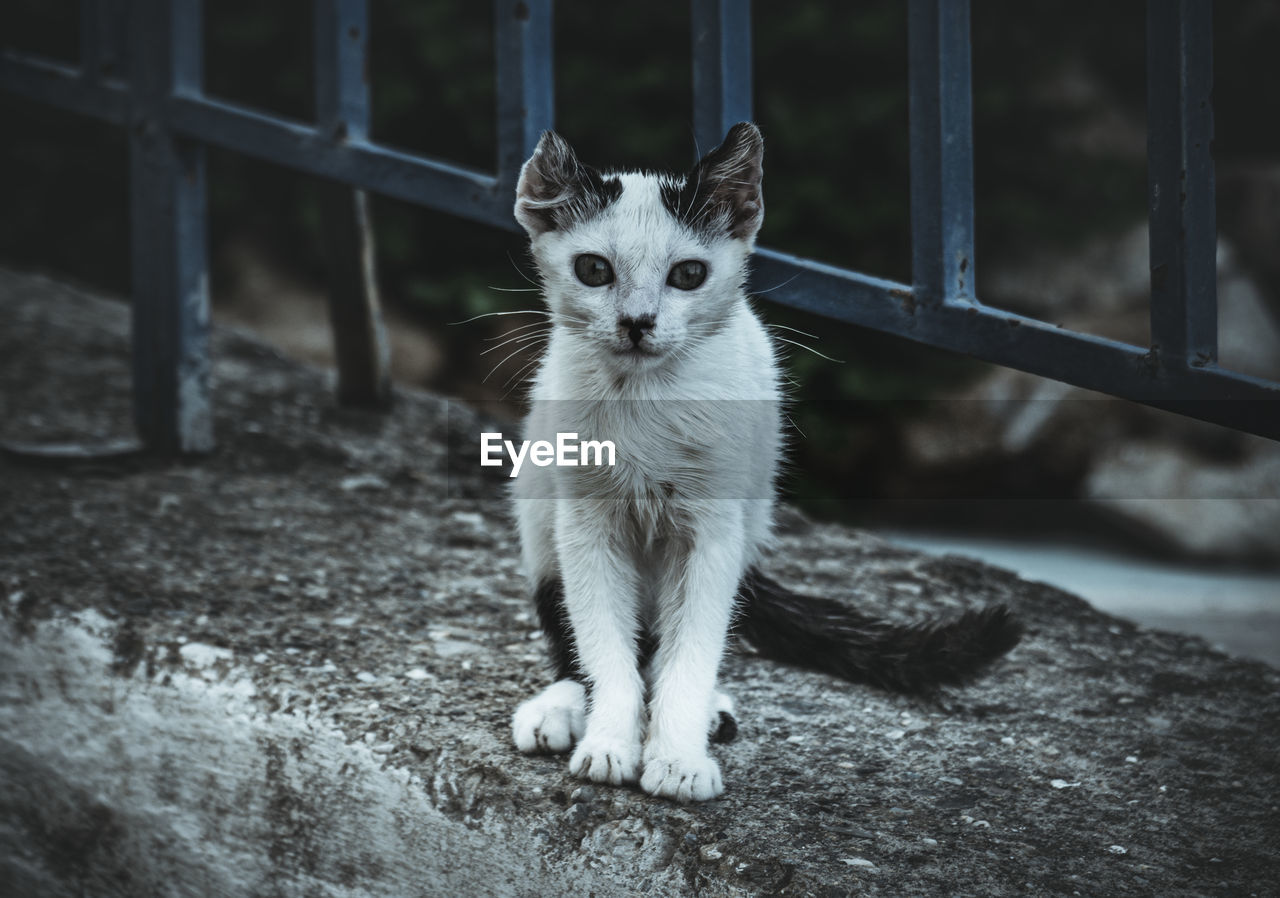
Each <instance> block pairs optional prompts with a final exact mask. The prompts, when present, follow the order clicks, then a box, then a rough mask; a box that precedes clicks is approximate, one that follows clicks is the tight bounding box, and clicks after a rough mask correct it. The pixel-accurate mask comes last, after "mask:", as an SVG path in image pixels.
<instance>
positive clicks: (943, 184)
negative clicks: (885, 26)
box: [907, 0, 974, 304]
mask: <svg viewBox="0 0 1280 898" xmlns="http://www.w3.org/2000/svg"><path fill="white" fill-rule="evenodd" d="M907 15H908V22H907V25H908V51H909V65H910V76H909V77H910V101H911V105H910V129H911V260H912V261H911V271H912V283H913V289H914V292H915V294H916V299H917V301H918V302H924V303H937V302H952V303H959V304H968V303H971V302H973V297H974V289H973V263H974V259H973V97H972V85H971V71H970V62H969V0H910V2H909V4H908V8H907Z"/></svg>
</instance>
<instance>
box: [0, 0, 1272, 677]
mask: <svg viewBox="0 0 1280 898" xmlns="http://www.w3.org/2000/svg"><path fill="white" fill-rule="evenodd" d="M310 5H311V4H310V3H309V2H308V0H276V2H273V3H269V4H267V3H261V2H249V0H218V2H210V3H206V4H205V8H206V10H205V15H206V19H207V22H206V30H205V33H206V36H207V46H206V86H207V90H208V92H209V93H211V94H213V95H216V96H219V97H223V98H226V99H230V100H234V101H236V102H239V103H244V104H248V105H251V106H255V107H260V108H263V109H266V110H270V111H272V112H275V113H280V114H284V115H287V116H291V117H295V118H298V119H304V120H305V119H309V118H310V117H311V115H312V112H313V109H312V96H311V95H312V85H311V74H310V73H311V33H312V28H311V13H310ZM973 7H974V11H973V29H972V34H973V61H974V122H975V145H976V173H975V175H976V199H977V220H976V224H977V263H976V276H977V291H978V295H979V296H980V297H981V298H982V300H983V301H984V302H986V303H987V304H989V305H994V306H999V307H1002V308H1006V309H1009V310H1012V311H1017V312H1021V313H1025V314H1028V315H1032V316H1035V317H1037V318H1042V319H1045V320H1048V321H1053V322H1056V323H1060V324H1062V325H1064V326H1067V327H1071V328H1074V329H1077V330H1082V331H1086V332H1091V333H1096V334H1100V335H1104V336H1108V337H1114V338H1118V339H1124V340H1127V341H1130V342H1133V343H1136V344H1139V345H1145V344H1147V342H1148V337H1149V335H1148V324H1147V290H1148V261H1147V244H1146V231H1145V228H1146V168H1145V152H1146V132H1145V115H1144V103H1145V56H1144V50H1145V25H1144V16H1145V9H1144V5H1143V4H1140V3H1115V2H1100V0H1075V2H1071V3H1067V2H1056V0H1046V2H1041V3H1037V4H1035V7H1034V12H1031V11H1030V10H1029V8H1028V6H1027V5H1026V4H1023V3H1018V2H1015V0H974V3H973ZM77 8H78V3H77V2H75V0H5V2H4V3H3V4H0V44H2V45H3V46H5V47H6V48H12V49H19V50H26V51H32V52H38V53H41V54H44V55H48V56H52V57H54V58H60V59H65V60H67V61H74V60H75V59H76V57H77V53H78V47H77V32H78V30H77V20H78V9H77ZM370 10H371V13H370V26H371V28H370V31H371V57H370V58H371V70H370V84H371V91H372V100H373V129H372V130H373V138H374V139H376V140H378V141H379V142H382V143H386V144H390V145H392V146H396V147H400V148H403V149H407V150H410V151H415V152H420V153H424V154H428V155H431V156H433V157H438V158H444V159H447V160H450V161H453V162H456V163H460V164H462V165H465V166H469V167H473V168H476V169H480V170H491V169H492V168H493V167H494V152H495V150H494V147H495V142H496V135H495V131H496V129H495V120H494V107H495V91H494V79H493V66H494V50H493V44H492V27H493V23H492V18H491V17H492V9H491V6H490V4H487V3H463V2H456V0H455V2H446V0H372V2H371V3H370ZM753 16H754V20H753V27H754V35H755V36H754V57H755V86H754V87H755V109H756V117H757V121H758V122H759V124H760V125H761V127H762V129H763V130H764V133H765V137H766V147H767V153H766V180H765V192H766V198H767V208H768V212H767V217H766V222H765V226H764V230H763V231H762V234H761V238H760V239H761V243H762V244H763V245H766V246H769V247H773V248H777V249H781V250H785V251H788V252H792V253H797V254H801V255H806V256H810V257H813V258H816V259H819V260H822V261H824V262H829V263H833V264H836V265H840V266H844V267H849V268H853V269H856V270H858V271H863V272H867V273H870V274H875V275H879V276H882V277H888V278H892V279H895V280H899V281H904V282H905V281H908V280H909V276H910V238H909V221H908V207H909V201H908V180H907V171H908V170H907V73H906V10H905V3H904V2H902V0H867V2H861V3H858V4H845V3H832V2H822V0H793V2H789V3H785V4H783V3H776V2H758V3H756V4H755V10H754V13H753ZM1215 29H1216V43H1215V104H1216V134H1217V137H1216V142H1215V156H1216V159H1217V165H1218V225H1219V233H1220V237H1221V240H1220V246H1219V296H1220V299H1219V305H1220V331H1221V341H1222V349H1221V357H1222V364H1223V365H1224V366H1226V367H1231V368H1235V369H1237V370H1242V371H1245V372H1247V373H1251V374H1257V375H1260V376H1264V377H1269V378H1273V379H1280V253H1277V251H1276V250H1277V248H1280V93H1278V92H1277V90H1276V85H1278V84H1280V57H1278V55H1277V54H1276V53H1275V48H1276V47H1277V46H1280V4H1276V3H1274V2H1273V0H1224V2H1219V3H1217V4H1216V7H1215ZM555 52H556V68H555V78H556V120H557V129H558V130H560V131H561V133H562V134H564V135H565V136H566V137H568V138H569V140H570V141H571V142H572V143H573V144H574V145H575V146H576V147H577V149H578V151H579V154H580V155H581V157H582V158H583V159H584V161H587V162H589V163H592V164H596V165H599V166H601V167H624V166H633V167H644V168H664V169H684V168H687V167H688V166H689V165H690V164H691V163H692V162H693V161H694V158H695V147H694V145H693V137H692V102H691V89H690V82H689V77H690V74H689V73H690V59H691V53H690V39H689V12H688V3H687V2H686V0H651V2H648V3H645V4H626V5H624V4H610V5H608V6H605V5H602V4H599V3H591V2H587V0H559V2H557V3H556V27H555ZM0 122H3V126H2V127H0V265H4V266H8V267H12V268H18V269H24V270H38V271H45V272H48V273H50V274H52V275H55V276H57V277H61V278H67V279H71V280H74V281H78V282H81V283H84V284H87V285H90V286H93V287H96V288H102V289H105V290H108V291H111V292H113V293H116V294H118V295H120V296H121V297H127V295H128V278H129V272H128V257H129V256H128V246H127V241H128V235H129V228H128V217H127V216H128V210H127V196H128V193H127V183H126V178H127V172H128V164H127V146H126V142H125V135H124V134H123V132H121V131H118V130H116V129H114V128H112V127H110V126H105V125H98V124H96V123H92V122H88V121H85V120H83V119H79V118H77V117H74V116H72V115H69V114H63V113H59V112H56V111H52V110H49V109H47V108H43V107H39V106H36V105H33V104H28V103H25V102H21V101H18V100H16V99H14V98H12V97H9V96H7V95H4V94H0ZM701 149H702V150H703V151H705V150H707V149H708V148H707V147H702V148H701ZM209 203H210V213H211V222H210V259H211V263H212V270H213V278H212V283H211V288H212V295H213V302H214V312H215V319H216V320H217V321H219V322H222V323H226V324H233V325H238V326H243V327H248V328H252V329H253V330H255V331H257V332H259V333H260V334H261V335H263V336H264V337H265V338H267V339H269V340H270V341H272V342H274V343H275V344H277V345H278V346H280V347H281V349H282V350H283V351H284V352H285V353H286V354H288V355H290V356H293V357H295V358H298V359H300V360H303V361H306V362H310V363H315V364H321V365H326V364H331V363H332V352H331V346H330V335H329V325H328V318H327V313H326V311H325V299H324V297H325V276H326V272H325V261H326V260H325V257H324V253H323V246H324V241H323V239H322V233H321V227H320V208H321V205H320V200H319V197H318V191H317V184H316V182H314V181H313V180H311V179H309V178H308V177H306V176H302V175H298V174H294V173H291V172H289V171H286V170H283V169H279V168H275V167H272V166H269V165H266V164H263V163H258V162H255V161H253V160H250V159H247V158H245V157H241V156H237V155H235V154H231V153H224V152H220V151H216V150H211V151H210V153H209ZM373 220H374V226H375V231H376V246H377V261H378V274H379V278H380V283H381V289H382V296H383V300H384V303H385V304H386V307H387V308H386V312H387V318H388V326H389V328H390V332H391V339H392V356H393V371H394V375H395V377H396V379H397V381H398V382H399V383H400V384H402V385H405V386H412V387H415V388H422V389H428V390H433V391H436V392H439V393H443V394H445V395H449V396H453V397H459V398H462V399H465V400H471V401H484V402H486V403H487V404H489V406H490V408H492V403H494V402H495V401H496V402H498V403H499V408H500V409H501V410H502V411H501V412H500V413H502V414H507V415H510V416H513V417H514V416H515V415H517V414H518V413H519V409H520V401H521V389H520V387H521V375H520V372H521V371H522V370H527V366H528V363H529V362H530V361H532V354H533V353H536V351H537V348H536V346H530V348H529V349H527V350H522V351H520V352H516V353H515V354H514V355H512V356H510V357H508V358H507V359H505V360H503V361H502V362H501V364H499V365H497V366H496V369H495V364H494V363H496V362H499V361H500V360H502V356H503V355H505V350H504V351H503V352H498V353H489V354H483V355H482V352H483V350H485V349H488V348H489V347H491V346H493V345H494V342H495V341H493V339H492V338H494V337H499V336H501V335H502V334H503V333H505V332H506V331H508V330H509V329H510V328H511V325H508V324H503V323H502V322H503V321H504V320H505V319H503V318H502V317H492V318H482V319H480V320H478V321H472V322H470V323H468V324H456V322H462V321H466V320H467V319H473V318H474V317H475V316H478V315H483V314H485V313H488V312H495V311H507V310H514V309H518V308H529V307H532V306H534V305H535V304H536V303H537V302H538V299H537V294H536V293H531V292H513V291H519V290H522V289H523V288H527V287H530V286H531V285H530V281H532V280H534V279H535V277H536V276H535V273H534V272H533V271H532V270H531V268H530V266H529V263H528V261H527V257H526V252H525V246H524V240H523V239H522V238H521V236H520V235H518V234H516V233H514V232H508V231H502V230H497V229H491V228H487V227H483V226H480V225H475V224H471V223H468V222H464V221H460V220H458V219H455V218H451V217H448V216H445V215H442V214H438V213H433V212H430V211H428V210H423V209H420V208H416V207H413V206H410V205H407V204H403V203H400V202H396V201H391V200H386V199H383V198H380V197H375V198H374V199H373ZM760 307H761V309H762V311H763V312H764V314H765V315H766V316H767V317H768V319H769V320H770V321H771V322H776V323H779V324H784V325H786V326H788V327H792V328H796V329H798V330H800V331H802V332H804V333H805V334H808V335H820V337H819V336H797V335H790V334H789V335H788V336H795V338H796V340H797V341H798V342H801V343H805V344H808V345H809V346H811V347H812V348H813V349H814V350H816V351H817V353H821V355H819V354H817V353H814V352H809V351H807V350H806V349H804V348H802V347H788V349H789V362H788V363H789V367H790V370H791V375H792V377H793V378H794V379H795V382H796V386H795V389H794V398H795V400H796V402H795V407H794V410H793V412H792V418H793V419H794V422H795V425H796V430H795V431H794V432H793V433H792V434H791V443H792V462H793V466H792V470H791V472H790V473H789V475H788V478H787V490H788V493H789V495H790V497H791V498H792V500H793V501H795V502H796V503H797V504H799V505H800V506H801V507H803V508H804V509H805V510H807V511H808V512H809V513H810V514H813V515H815V516H818V517H822V518H826V519H832V520H841V521H845V522H851V523H855V524H858V525H860V526H865V527H869V528H871V529H873V530H875V531H876V532H879V533H881V534H883V535H887V536H889V537H891V538H894V539H897V540H900V541H903V542H906V543H908V544H911V545H916V546H919V547H921V548H925V549H928V550H930V551H957V552H963V553H965V554H970V555H978V556H980V557H983V558H986V559H988V560H991V561H994V562H995V563H997V564H1001V565H1002V566H1005V567H1010V568H1013V569H1015V570H1017V571H1019V573H1022V574H1024V575H1026V576H1029V577H1032V578H1034V579H1042V580H1047V581H1049V582H1053V583H1055V584H1057V585H1061V586H1063V587H1065V588H1068V589H1070V590H1072V591H1074V592H1076V593H1078V594H1081V595H1084V596H1085V597H1086V598H1089V599H1090V600H1091V601H1093V602H1094V603H1095V604H1098V605H1100V606H1102V607H1104V608H1107V609H1109V610H1114V611H1116V612H1118V613H1121V614H1125V615H1127V616H1130V617H1134V618H1137V619H1139V620H1144V621H1146V622H1149V623H1155V624H1159V625H1161V626H1166V627H1171V628H1174V629H1185V630H1191V631H1194V632H1199V633H1202V634H1204V635H1206V636H1208V637H1209V638H1211V639H1213V640H1216V641H1219V642H1220V643H1222V644H1224V645H1226V646H1227V647H1229V648H1231V649H1232V650H1234V651H1238V652H1243V653H1246V654H1251V655H1254V656H1257V657H1264V658H1269V659H1270V660H1272V661H1273V662H1277V663H1280V574H1278V573H1277V571H1280V447H1278V446H1277V444H1275V443H1273V442H1269V441H1266V440H1262V439H1258V438H1252V437H1246V436H1243V435H1241V434H1238V433H1234V432H1232V431H1228V430H1224V429H1222V428H1218V427H1214V426H1211V425H1204V424H1200V423H1197V422H1193V421H1189V420H1186V419H1182V418H1179V417H1177V416H1173V415H1170V414H1167V413H1161V412H1156V411H1153V410H1150V409H1145V408H1141V407H1137V406H1134V405H1131V404H1128V403H1123V402H1118V401H1111V400H1106V399H1103V398H1101V397H1098V396H1097V395H1095V394H1089V393H1086V392H1084V391H1080V390H1076V389H1074V388H1071V387H1067V386H1064V385H1062V384H1057V383H1054V382H1050V381H1045V380H1043V379H1040V378H1035V377H1032V376H1029V375H1024V374H1021V373H1019V372H1014V371H1009V370H1005V369H998V368H995V367H993V366H988V365H985V364H982V363H979V362H975V361H973V360H970V359H966V358H963V357H959V356H955V355H951V354H948V353H944V352H941V351H937V350H931V349H927V348H925V347H921V346H917V345H915V344H912V343H908V342H905V341H901V340H898V339H896V338H892V337H888V336H885V335H882V334H878V333H874V332H869V331H864V330H860V329H858V328H855V327H852V326H848V325H842V324H838V323H836V322H831V321H827V320H825V319H814V318H811V317H809V316H806V315H804V314H802V313H798V312H795V311H793V310H789V309H785V308H782V307H780V306H776V305H771V304H770V303H769V302H768V297H767V294H766V295H764V296H762V297H761V300H760ZM535 342H536V341H535ZM824 356H826V357H829V358H824ZM829 359H835V360H838V361H834V362H833V361H830V360H829Z"/></svg>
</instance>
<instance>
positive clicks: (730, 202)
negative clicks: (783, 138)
mask: <svg viewBox="0 0 1280 898" xmlns="http://www.w3.org/2000/svg"><path fill="white" fill-rule="evenodd" d="M763 178H764V138H763V137H762V136H761V134H760V129H759V128H757V127H756V126H755V125H753V124H752V123H751V122H739V123H738V124H736V125H734V126H733V127H732V128H730V129H729V133H728V134H727V135H726V136H725V139H724V142H723V143H722V144H720V146H718V147H716V148H715V149H714V150H712V151H711V152H709V153H707V155H705V156H703V157H702V159H701V160H699V161H698V164H697V165H695V166H694V167H693V171H692V172H690V173H689V175H688V177H687V178H685V181H684V184H683V185H673V187H672V188H671V189H666V190H664V191H663V201H664V202H665V203H666V204H667V207H668V208H669V209H670V210H671V213H672V214H673V215H675V216H676V218H679V219H680V220H681V221H683V222H684V223H685V224H687V225H689V226H690V227H692V228H695V229H699V230H704V231H717V232H720V233H727V234H728V235H729V236H730V237H735V238H738V239H740V240H746V241H748V242H750V241H753V240H754V239H755V236H756V233H757V232H758V231H759V230H760V225H762V224H763V223H764V194H763V193H762V192H761V187H760V182H761V181H762V180H763Z"/></svg>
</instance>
